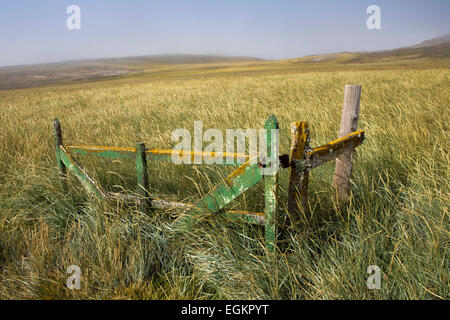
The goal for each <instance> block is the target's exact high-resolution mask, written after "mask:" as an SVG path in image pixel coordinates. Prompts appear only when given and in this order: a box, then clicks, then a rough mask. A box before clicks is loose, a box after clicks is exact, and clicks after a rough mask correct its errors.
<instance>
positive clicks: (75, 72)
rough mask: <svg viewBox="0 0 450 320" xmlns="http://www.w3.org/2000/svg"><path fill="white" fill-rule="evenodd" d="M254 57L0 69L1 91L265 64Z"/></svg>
mask: <svg viewBox="0 0 450 320" xmlns="http://www.w3.org/2000/svg"><path fill="white" fill-rule="evenodd" d="M262 60H263V59H260V58H254V57H233V56H214V55H193V54H160V55H148V56H137V57H125V58H105V59H90V60H73V61H63V62H54V63H45V64H34V65H21V66H11V67H0V90H2V89H3V90H5V89H19V88H28V87H33V86H37V85H38V86H41V85H47V84H53V83H63V82H79V81H85V80H93V79H101V78H105V77H117V76H122V75H126V74H128V73H132V72H139V71H143V70H144V69H146V68H148V67H152V66H153V67H154V66H158V67H162V66H174V65H185V64H186V65H191V64H192V65H196V64H207V63H231V62H245V61H256V62H257V61H262Z"/></svg>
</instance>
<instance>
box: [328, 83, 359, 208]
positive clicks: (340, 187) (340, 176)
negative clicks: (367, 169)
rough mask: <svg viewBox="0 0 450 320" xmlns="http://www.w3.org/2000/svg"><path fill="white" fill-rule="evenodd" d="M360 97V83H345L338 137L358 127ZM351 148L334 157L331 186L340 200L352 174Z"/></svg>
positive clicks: (346, 192) (346, 194)
mask: <svg viewBox="0 0 450 320" xmlns="http://www.w3.org/2000/svg"><path fill="white" fill-rule="evenodd" d="M360 99H361V86H360V85H350V84H347V85H345V92H344V104H343V107H342V117H341V127H340V130H339V138H342V137H343V136H345V135H347V134H349V133H352V132H354V131H356V129H357V128H358V117H359V102H360ZM352 158H353V149H351V150H348V151H346V152H344V153H343V154H341V155H340V156H339V157H338V158H337V159H336V167H335V169H334V178H333V188H334V189H335V190H336V193H337V196H338V198H339V199H340V200H343V201H346V200H347V199H348V197H349V192H350V177H351V174H352V169H353V168H352Z"/></svg>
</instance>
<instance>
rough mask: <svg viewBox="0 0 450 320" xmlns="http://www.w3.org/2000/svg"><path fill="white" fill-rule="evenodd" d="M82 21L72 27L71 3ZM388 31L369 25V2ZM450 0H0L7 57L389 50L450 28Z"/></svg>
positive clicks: (3, 59)
mask: <svg viewBox="0 0 450 320" xmlns="http://www.w3.org/2000/svg"><path fill="white" fill-rule="evenodd" d="M72 4H74V5H78V6H79V7H80V8H81V30H68V29H67V27H66V20H67V18H68V17H69V15H68V14H67V13H66V9H67V7H68V6H69V5H72ZM372 4H375V5H378V6H379V7H380V8H381V27H382V28H381V30H369V29H367V27H366V20H367V18H368V15H367V13H366V9H367V7H368V6H369V5H372ZM448 16H450V1H448V0H422V1H417V0H370V1H366V0H308V1H301V0H297V1H293V0H292V1H290V0H276V1H275V0H240V1H236V0H227V1H222V0H193V1H190V0H184V1H181V0H160V1H154V0H147V1H144V0H128V1H125V0H71V1H66V0H0V38H1V39H2V40H1V48H0V49H1V50H0V66H6V65H19V64H30V63H43V62H53V61H62V60H72V59H87V58H101V57H121V56H134V55H146V54H161V53H192V54H223V55H241V56H242V55H244V56H256V57H262V58H266V59H281V58H294V57H300V56H305V55H310V54H316V53H327V52H339V51H366V50H381V49H391V48H397V47H401V46H407V45H412V44H415V43H418V42H421V41H423V40H426V39H430V38H433V37H437V36H442V35H445V34H448V33H450V19H448Z"/></svg>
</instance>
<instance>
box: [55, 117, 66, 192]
mask: <svg viewBox="0 0 450 320" xmlns="http://www.w3.org/2000/svg"><path fill="white" fill-rule="evenodd" d="M53 139H54V143H55V154H56V164H57V166H58V169H59V178H60V181H61V187H62V189H63V190H64V191H67V182H66V177H67V169H66V166H65V165H64V163H63V162H62V161H61V153H60V152H61V149H60V146H62V145H63V139H62V133H61V123H60V122H59V119H58V118H55V119H53Z"/></svg>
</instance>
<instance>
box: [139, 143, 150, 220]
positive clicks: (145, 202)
mask: <svg viewBox="0 0 450 320" xmlns="http://www.w3.org/2000/svg"><path fill="white" fill-rule="evenodd" d="M136 170H137V177H138V189H139V190H138V192H139V194H140V195H141V197H142V198H141V200H140V209H141V210H142V212H147V210H148V208H149V200H150V199H149V194H148V173H147V157H146V155H145V143H143V142H141V143H138V144H137V145H136Z"/></svg>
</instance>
